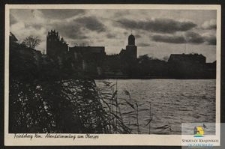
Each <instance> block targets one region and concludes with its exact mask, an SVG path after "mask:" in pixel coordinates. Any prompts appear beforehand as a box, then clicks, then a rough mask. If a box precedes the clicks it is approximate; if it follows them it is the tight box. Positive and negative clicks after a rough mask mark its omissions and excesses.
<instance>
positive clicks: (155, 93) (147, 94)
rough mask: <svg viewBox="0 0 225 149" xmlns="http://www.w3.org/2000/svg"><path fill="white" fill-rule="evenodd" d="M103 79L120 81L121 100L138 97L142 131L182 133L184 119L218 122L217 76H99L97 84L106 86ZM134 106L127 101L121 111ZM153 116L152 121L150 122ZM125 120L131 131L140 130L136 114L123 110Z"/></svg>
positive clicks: (130, 109)
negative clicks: (165, 77)
mask: <svg viewBox="0 0 225 149" xmlns="http://www.w3.org/2000/svg"><path fill="white" fill-rule="evenodd" d="M104 81H107V82H112V83H115V84H117V90H118V97H117V98H118V100H119V102H122V99H124V98H125V99H127V100H132V101H133V100H136V101H137V103H138V110H139V112H138V121H139V122H138V123H139V127H140V128H139V129H140V131H139V133H142V134H149V133H150V134H181V124H182V123H202V122H203V123H206V122H207V123H210V122H211V123H213V122H215V117H216V115H215V110H216V108H215V101H216V100H215V96H216V95H215V94H216V80H214V79H212V80H176V79H150V80H140V79H137V80H133V79H132V80H129V79H128V80H119V79H118V80H96V84H97V86H98V87H100V88H101V87H103V84H104V83H103V82H104ZM114 87H115V86H114ZM126 91H128V92H129V94H130V97H129V96H128V93H127V92H126ZM150 104H151V106H150ZM150 107H151V108H150ZM150 109H151V110H150ZM132 110H133V109H132V107H130V106H128V105H126V107H123V106H122V107H121V112H122V113H127V112H129V111H132ZM150 111H151V112H150ZM150 113H151V114H150ZM151 117H152V121H151V122H150V125H148V121H149V119H150V118H151ZM123 120H124V122H125V124H126V125H128V126H129V127H131V128H132V133H137V132H138V128H137V115H133V116H131V115H126V114H124V115H123Z"/></svg>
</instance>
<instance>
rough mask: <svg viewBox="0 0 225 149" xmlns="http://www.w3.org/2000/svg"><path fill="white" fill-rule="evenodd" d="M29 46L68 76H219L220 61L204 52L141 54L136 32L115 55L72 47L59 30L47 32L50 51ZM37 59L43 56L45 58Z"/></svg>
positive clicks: (207, 77) (181, 77)
mask: <svg viewBox="0 0 225 149" xmlns="http://www.w3.org/2000/svg"><path fill="white" fill-rule="evenodd" d="M11 38H12V37H10V39H11ZM10 42H11V40H10ZM29 50H30V51H29ZM29 50H25V51H26V52H25V53H27V52H30V53H32V52H33V55H34V56H35V55H36V56H35V57H45V61H48V62H49V63H51V65H52V66H51V67H53V66H54V67H55V68H57V73H61V74H62V75H64V76H66V77H73V78H94V79H151V78H156V79H167V78H168V79H169V78H173V79H215V78H216V61H215V62H213V63H206V57H205V56H203V55H202V54H197V53H192V54H171V55H170V57H169V59H168V61H164V60H159V59H155V58H151V57H149V56H148V55H142V56H139V57H137V46H136V45H135V36H134V35H132V34H131V35H130V36H129V37H128V45H127V46H126V49H122V50H121V51H120V53H119V54H114V55H107V54H106V52H105V47H103V46H74V47H69V45H68V44H67V43H66V41H65V40H64V39H63V38H60V35H59V33H58V32H57V31H55V30H51V31H50V32H48V34H47V39H46V52H47V54H46V55H42V54H41V53H40V52H38V51H36V50H34V49H31V48H30V49H29ZM35 53H36V54H35ZM26 55H29V54H26ZM36 59H42V60H43V58H36ZM46 59H47V60H46ZM15 69H16V68H15ZM51 69H52V68H51ZM49 73H53V72H49Z"/></svg>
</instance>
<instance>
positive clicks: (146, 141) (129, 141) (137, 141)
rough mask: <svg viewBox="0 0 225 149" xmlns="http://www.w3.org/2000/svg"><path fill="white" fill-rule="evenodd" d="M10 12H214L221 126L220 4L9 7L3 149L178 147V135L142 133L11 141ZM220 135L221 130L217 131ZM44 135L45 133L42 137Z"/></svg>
mask: <svg viewBox="0 0 225 149" xmlns="http://www.w3.org/2000/svg"><path fill="white" fill-rule="evenodd" d="M10 9H165V10H171V9H175V10H184V9H185V10H190V9H192V10H217V46H216V60H217V74H216V123H220V90H221V89H220V80H221V56H220V55H221V7H220V5H153V4H151V5H149V4H148V5H146V4H145V5H143V4H135V5H127V4H126V5H121V4H118V5H114V4H111V5H106V4H104V5H102V4H101V5H99V4H92V5H83V4H82V5H78V4H77V5H62V4H60V5H30V4H29V5H8V4H6V6H5V90H4V92H5V106H4V107H5V127H4V132H5V136H4V144H5V145H6V146H22V145H23V146H39V145H42V146H43V145H44V146H49V145H55V146H61V145H63V146H67V145H68V146H74V145H80V146H83V145H85V146H86V145H93V146H95V145H98V146H99V145H128V146H129V145H143V146H148V145H163V146H180V145H181V135H143V134H139V135H137V134H99V135H98V136H99V139H96V140H93V139H80V140H76V139H75V140H73V139H41V140H40V139H33V140H32V141H30V140H29V139H14V134H9V133H8V121H9V119H8V118H9V108H8V107H9V69H8V68H9V50H8V49H9V27H10V25H9V18H10V16H9V10H10ZM216 134H217V135H220V128H218V129H217V130H216ZM42 135H43V136H45V134H42Z"/></svg>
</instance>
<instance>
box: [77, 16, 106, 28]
mask: <svg viewBox="0 0 225 149" xmlns="http://www.w3.org/2000/svg"><path fill="white" fill-rule="evenodd" d="M74 21H76V22H78V23H79V24H82V25H83V26H85V27H86V28H87V29H89V30H92V31H97V32H103V31H105V30H106V29H105V25H104V24H103V23H101V22H100V21H99V20H98V19H97V18H96V17H93V16H89V17H82V18H77V19H76V20H74Z"/></svg>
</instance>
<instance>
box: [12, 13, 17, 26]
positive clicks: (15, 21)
mask: <svg viewBox="0 0 225 149" xmlns="http://www.w3.org/2000/svg"><path fill="white" fill-rule="evenodd" d="M17 22H18V21H17V20H16V18H15V17H14V16H13V15H12V14H10V25H13V24H15V23H17Z"/></svg>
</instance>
